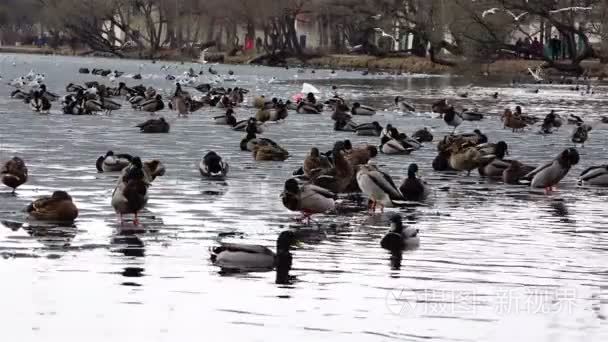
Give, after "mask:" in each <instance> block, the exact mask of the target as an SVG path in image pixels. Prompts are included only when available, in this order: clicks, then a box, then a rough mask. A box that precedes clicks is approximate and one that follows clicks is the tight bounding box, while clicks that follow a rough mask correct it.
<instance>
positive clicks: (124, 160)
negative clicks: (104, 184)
mask: <svg viewBox="0 0 608 342" xmlns="http://www.w3.org/2000/svg"><path fill="white" fill-rule="evenodd" d="M132 160H133V157H132V156H131V155H129V154H114V152H113V151H111V150H110V151H108V152H106V154H105V155H103V156H100V157H99V158H97V162H96V163H95V165H96V168H97V171H98V172H119V171H122V170H123V169H124V168H125V167H127V166H129V164H131V161H132Z"/></svg>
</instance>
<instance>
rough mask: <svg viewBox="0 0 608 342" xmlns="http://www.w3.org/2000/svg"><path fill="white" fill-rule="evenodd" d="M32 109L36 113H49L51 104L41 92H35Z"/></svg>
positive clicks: (31, 104)
mask: <svg viewBox="0 0 608 342" xmlns="http://www.w3.org/2000/svg"><path fill="white" fill-rule="evenodd" d="M30 107H32V110H33V111H34V112H36V113H48V112H49V110H51V102H50V101H49V100H48V99H47V98H46V97H44V96H42V94H41V93H40V91H34V93H33V95H32V99H31V100H30Z"/></svg>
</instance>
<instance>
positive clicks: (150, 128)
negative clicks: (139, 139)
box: [135, 117, 170, 133]
mask: <svg viewBox="0 0 608 342" xmlns="http://www.w3.org/2000/svg"><path fill="white" fill-rule="evenodd" d="M135 127H138V128H139V131H140V132H141V133H169V128H170V125H169V123H168V122H167V121H165V118H163V117H161V118H160V119H150V120H148V121H146V122H143V123H140V124H139V125H137V126H135Z"/></svg>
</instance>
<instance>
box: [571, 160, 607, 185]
mask: <svg viewBox="0 0 608 342" xmlns="http://www.w3.org/2000/svg"><path fill="white" fill-rule="evenodd" d="M578 181H579V184H589V185H595V186H608V165H600V166H592V167H590V168H588V169H586V170H585V171H583V172H582V173H581V175H580V176H579V178H578Z"/></svg>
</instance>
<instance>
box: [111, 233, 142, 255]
mask: <svg viewBox="0 0 608 342" xmlns="http://www.w3.org/2000/svg"><path fill="white" fill-rule="evenodd" d="M139 233H140V232H137V231H135V230H121V231H119V232H118V233H117V235H115V236H113V237H112V240H111V241H110V245H111V248H112V251H113V252H115V253H121V254H124V255H125V256H128V257H143V256H145V245H144V242H143V241H142V240H141V239H140V238H139V237H138V236H137V234H139Z"/></svg>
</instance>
